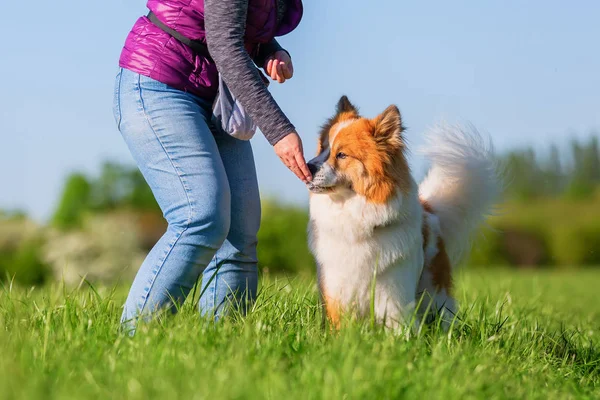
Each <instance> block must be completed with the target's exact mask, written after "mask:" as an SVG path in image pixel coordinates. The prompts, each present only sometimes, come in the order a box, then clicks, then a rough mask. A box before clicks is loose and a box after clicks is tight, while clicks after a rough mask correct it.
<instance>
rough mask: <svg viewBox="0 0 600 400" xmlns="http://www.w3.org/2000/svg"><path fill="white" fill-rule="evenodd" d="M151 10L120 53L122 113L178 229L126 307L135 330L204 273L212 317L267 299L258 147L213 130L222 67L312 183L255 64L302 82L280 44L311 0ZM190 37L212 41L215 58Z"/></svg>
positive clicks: (118, 115)
mask: <svg viewBox="0 0 600 400" xmlns="http://www.w3.org/2000/svg"><path fill="white" fill-rule="evenodd" d="M148 8H149V9H150V10H151V12H152V13H153V15H150V17H151V18H150V19H149V18H148V17H142V18H140V19H139V20H138V21H137V22H136V23H135V25H134V27H133V29H132V31H131V32H130V34H129V36H128V37H127V40H126V43H125V46H124V48H123V51H122V53H121V58H120V62H119V65H120V67H121V69H120V72H119V74H118V75H117V81H116V89H115V104H114V113H115V119H116V121H117V125H118V127H119V130H120V131H121V134H122V135H123V138H124V139H125V142H126V143H127V145H128V147H129V149H130V151H131V154H132V155H133V157H134V159H135V161H136V163H137V164H138V166H139V168H140V170H141V171H142V173H143V175H144V177H145V178H146V180H147V182H148V184H149V185H150V187H151V188H152V191H153V193H154V196H155V197H156V200H157V201H158V204H159V205H160V207H161V209H162V211H163V213H164V216H165V218H166V220H167V222H168V228H167V231H166V232H165V234H164V235H163V237H162V238H161V239H160V240H159V241H158V243H156V245H155V246H154V248H153V249H152V250H151V251H150V253H149V254H148V256H147V258H146V260H145V261H144V263H143V264H142V266H141V268H140V270H139V272H138V274H137V276H136V278H135V280H134V282H133V285H132V287H131V290H130V292H129V296H128V298H127V301H126V303H125V308H124V311H123V316H122V322H123V323H125V324H126V325H129V326H130V327H132V328H133V325H134V322H135V321H136V320H137V318H138V317H140V316H142V315H143V316H150V315H151V314H152V313H153V312H154V311H157V310H159V309H165V308H167V309H171V310H172V311H173V312H174V311H175V310H176V308H177V307H176V306H178V305H179V304H181V303H182V302H183V301H184V300H185V298H186V296H187V295H188V293H189V292H190V289H191V288H192V287H193V286H194V284H195V283H196V280H197V279H198V277H199V275H200V274H201V273H202V286H201V287H202V296H201V298H200V302H199V308H200V312H201V313H202V314H203V315H205V314H208V313H211V314H212V313H215V316H216V317H218V316H219V315H222V313H223V312H224V306H225V304H226V303H228V302H229V301H228V300H231V297H232V296H233V295H236V297H235V300H236V301H244V300H245V299H252V298H254V297H255V295H256V287H257V279H258V271H257V258H256V244H257V240H256V234H257V232H258V228H259V224H260V199H259V193H258V184H257V179H256V170H255V166H254V159H253V155H252V148H251V146H250V142H248V141H242V140H238V139H235V138H233V137H231V136H229V135H227V134H225V133H214V134H213V133H212V132H211V130H210V129H209V125H208V123H207V122H208V121H210V117H211V115H212V113H211V107H212V102H213V99H214V97H215V94H216V90H217V85H218V72H220V73H221V75H222V77H223V79H224V81H225V82H226V83H227V86H228V87H229V89H230V90H231V92H232V93H233V94H234V95H235V96H236V97H237V98H238V99H239V101H240V103H241V104H242V105H243V107H244V109H245V110H246V112H247V113H248V114H249V115H250V116H251V117H252V118H253V120H254V122H255V123H256V125H257V126H258V127H259V128H260V130H261V131H262V132H263V133H264V135H265V136H266V138H267V140H268V141H269V142H270V143H271V144H272V145H273V148H274V150H275V153H276V154H277V155H278V156H279V158H280V159H281V160H282V161H283V163H284V164H285V165H286V166H287V167H288V168H289V169H290V170H292V172H294V173H295V174H296V176H298V178H300V179H301V180H303V181H304V182H307V181H309V180H310V179H311V175H310V172H309V170H308V167H307V166H306V162H305V160H304V156H303V154H302V141H301V140H300V137H299V136H298V134H297V133H296V130H295V128H294V126H293V125H292V124H291V123H290V121H289V120H288V119H287V117H286V116H285V115H284V114H283V112H282V111H281V109H280V108H279V107H278V105H277V103H276V102H275V100H274V99H273V97H272V96H271V95H270V93H269V92H268V90H267V87H266V85H265V83H264V81H263V80H262V78H261V75H260V73H259V72H258V70H257V69H256V67H255V66H254V63H256V65H258V66H262V67H263V68H264V69H265V72H266V73H267V74H268V75H269V76H270V77H271V78H272V79H274V80H276V81H278V82H280V83H283V82H285V80H287V79H289V78H291V77H292V75H293V65H292V61H291V58H290V56H289V54H288V53H287V52H286V51H285V50H283V49H282V48H281V47H280V46H279V44H278V43H277V41H276V40H275V39H274V37H275V36H280V35H284V34H287V33H289V32H291V31H292V30H293V29H294V28H296V26H297V25H298V23H299V22H300V19H301V17H302V2H301V0H204V1H202V0H192V1H189V0H187V1H185V0H169V1H166V0H149V1H148ZM151 19H152V21H154V22H152V21H151ZM161 25H162V26H161ZM165 26H166V29H165ZM169 29H172V30H174V31H175V33H174V34H169V33H168V32H169ZM177 34H178V35H181V36H182V37H183V38H182V37H180V39H181V41H179V40H177V39H176V38H175V37H174V36H173V35H175V36H176V35H177ZM183 39H192V40H195V41H199V42H201V43H206V44H207V47H208V51H209V52H210V56H206V55H203V54H200V52H197V51H194V50H192V48H191V47H188V46H187V45H185V44H183V42H185V41H184V40H183ZM217 71H218V72H217Z"/></svg>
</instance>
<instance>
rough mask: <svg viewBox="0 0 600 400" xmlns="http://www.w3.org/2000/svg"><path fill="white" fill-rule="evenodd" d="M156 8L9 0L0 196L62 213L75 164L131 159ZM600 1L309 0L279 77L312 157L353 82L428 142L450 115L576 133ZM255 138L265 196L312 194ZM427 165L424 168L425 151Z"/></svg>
mask: <svg viewBox="0 0 600 400" xmlns="http://www.w3.org/2000/svg"><path fill="white" fill-rule="evenodd" d="M366 3H370V4H369V5H368V6H366V5H365V4H366ZM145 12H146V10H145V1H142V0H120V1H117V0H105V1H103V2H89V1H75V0H59V1H58V2H47V1H44V2H42V1H40V0H35V1H22V2H15V1H13V2H7V4H5V5H4V6H3V15H4V18H3V22H2V24H0V33H1V34H2V35H1V37H2V38H3V39H2V40H1V41H0V57H1V60H2V62H0V76H2V78H3V80H2V90H0V137H1V142H0V208H11V207H13V208H14V207H18V208H22V209H25V210H26V211H28V212H30V213H31V214H32V215H33V216H34V217H36V218H38V219H44V218H47V217H48V216H49V215H50V214H51V212H52V210H53V207H54V206H55V204H56V201H57V198H58V196H59V194H60V191H61V186H62V183H63V180H64V177H65V176H66V175H67V174H68V173H69V172H72V171H76V170H81V171H85V172H88V173H95V172H96V171H97V170H98V167H99V165H100V164H101V162H102V161H103V160H107V159H110V160H116V161H121V162H129V163H131V162H132V161H131V157H130V155H129V153H128V151H127V149H126V147H125V144H124V143H123V141H122V139H121V138H120V136H119V133H118V131H117V130H116V128H115V125H114V121H113V117H112V111H111V107H112V95H113V83H114V76H115V74H116V72H117V60H118V56H119V53H120V50H121V47H122V45H123V42H124V39H125V36H126V35H127V33H128V31H129V29H130V28H131V26H132V24H133V23H134V21H135V20H136V18H137V17H138V16H140V15H142V14H144V13H145ZM599 15H600V2H596V1H574V2H568V3H567V2H565V1H527V2H523V1H516V0H511V1H502V2H476V1H470V2H466V1H454V2H448V1H429V2H407V1H398V0H393V1H392V0H389V1H374V2H365V1H354V0H327V1H305V17H304V20H303V21H302V24H301V25H300V27H299V28H298V29H297V30H296V31H294V32H293V33H292V34H290V35H288V36H287V37H284V38H282V39H281V43H282V44H283V45H284V46H285V47H286V48H287V49H288V50H289V51H290V52H291V53H292V56H293V60H294V63H295V71H296V75H295V77H294V79H292V80H291V81H289V82H287V83H285V84H284V85H281V86H279V85H276V84H273V85H272V86H271V87H272V92H273V93H274V95H275V97H276V98H277V100H278V101H279V102H280V104H281V106H282V108H283V109H284V110H285V111H286V113H287V114H288V116H289V117H290V119H291V120H292V122H293V123H294V124H295V125H296V127H297V128H298V131H299V133H300V135H301V136H302V138H303V139H304V142H305V150H306V154H307V158H309V156H310V155H312V153H313V152H314V149H315V140H316V132H317V131H318V126H319V125H320V124H321V123H322V122H323V120H324V119H325V118H327V117H328V116H330V114H331V112H332V110H333V107H334V105H335V103H336V101H337V99H338V98H339V96H340V95H341V94H347V95H348V96H349V97H350V99H351V100H352V101H353V102H354V103H356V104H357V105H358V106H359V107H360V109H361V111H362V113H363V114H365V115H367V116H374V115H376V114H377V113H379V112H380V111H382V110H383V109H384V108H385V107H386V106H388V105H389V104H391V103H395V104H397V105H398V106H399V107H400V110H401V112H402V114H403V118H404V122H405V125H406V126H407V127H408V128H409V129H408V131H407V134H406V135H407V140H408V141H409V143H410V144H411V145H412V146H413V148H414V147H416V146H418V145H419V144H420V143H422V141H421V138H422V133H423V131H424V130H425V129H426V128H427V126H428V125H431V124H432V123H434V122H436V121H439V120H440V119H446V120H448V121H450V122H453V121H465V120H468V121H471V122H473V123H474V124H475V125H476V126H477V127H478V128H480V129H481V130H484V131H487V132H488V133H489V134H490V135H491V136H492V138H493V140H494V142H495V144H496V147H497V148H499V149H500V150H505V149H508V148H512V147H517V146H522V145H534V146H540V147H542V146H545V145H546V144H547V143H548V142H550V141H555V142H558V143H564V142H566V141H567V140H568V139H569V138H570V137H571V136H572V135H577V136H580V137H586V136H587V135H588V134H589V132H590V131H591V130H592V129H600V72H599V71H600V51H598V43H599V41H600V23H599V20H598V16H599ZM253 143H254V148H255V153H256V159H257V166H258V173H259V180H260V184H261V187H262V189H263V195H265V196H269V195H277V196H278V197H280V198H282V199H284V200H286V201H292V202H296V203H300V204H303V203H305V202H306V201H307V194H306V191H305V189H304V186H303V184H302V183H301V182H299V181H298V180H297V179H295V178H294V177H293V176H292V174H291V173H290V172H288V171H287V170H286V169H285V168H284V167H283V166H282V165H280V163H279V161H278V159H277V158H276V157H275V155H274V153H273V151H272V149H271V148H270V146H269V145H268V144H267V142H266V141H265V140H264V138H263V137H261V136H258V137H256V138H255V139H254V140H253ZM412 165H413V166H414V169H415V171H416V175H422V171H423V168H424V164H423V160H422V159H420V158H419V157H418V156H414V157H413V158H412Z"/></svg>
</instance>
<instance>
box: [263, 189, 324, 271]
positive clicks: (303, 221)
mask: <svg viewBox="0 0 600 400" xmlns="http://www.w3.org/2000/svg"><path fill="white" fill-rule="evenodd" d="M307 224H308V212H307V211H306V210H305V209H302V208H299V207H294V206H288V205H282V204H279V203H277V202H274V201H264V202H263V210H262V225H261V228H260V231H259V233H258V259H259V265H260V267H261V268H263V269H267V270H268V271H270V272H296V273H298V272H300V273H302V272H312V271H313V266H314V261H313V257H312V255H311V254H310V252H309V250H308V242H307V235H306V227H307Z"/></svg>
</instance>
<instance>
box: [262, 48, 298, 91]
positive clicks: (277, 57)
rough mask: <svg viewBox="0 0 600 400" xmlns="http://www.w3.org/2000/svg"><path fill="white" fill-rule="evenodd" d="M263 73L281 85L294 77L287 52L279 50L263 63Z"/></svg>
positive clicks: (292, 66)
mask: <svg viewBox="0 0 600 400" xmlns="http://www.w3.org/2000/svg"><path fill="white" fill-rule="evenodd" d="M264 68H265V72H266V73H267V75H269V76H270V77H271V79H273V80H274V81H277V82H279V83H283V82H285V81H286V79H290V78H291V77H292V76H294V65H293V64H292V59H291V57H290V55H289V54H288V53H287V51H284V50H279V51H277V52H275V54H273V55H272V56H271V57H269V58H267V61H265V65H264Z"/></svg>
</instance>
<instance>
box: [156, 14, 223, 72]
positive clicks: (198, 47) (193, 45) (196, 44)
mask: <svg viewBox="0 0 600 400" xmlns="http://www.w3.org/2000/svg"><path fill="white" fill-rule="evenodd" d="M148 19H149V20H150V22H152V24H153V25H155V26H156V27H157V28H160V29H161V30H162V31H164V32H166V33H168V34H169V35H171V36H172V37H174V38H175V39H177V41H179V42H181V43H183V44H185V45H186V46H188V47H189V48H190V49H192V50H194V51H195V52H196V53H198V54H202V55H203V56H205V57H207V58H209V59H211V60H212V57H211V56H210V53H209V51H208V47H207V46H206V44H205V43H203V42H201V41H199V40H192V39H190V38H187V37H185V36H183V35H182V34H180V33H179V32H177V31H176V30H174V29H171V28H169V27H168V26H167V25H165V24H163V23H162V22H161V21H160V20H159V19H158V17H157V16H156V15H155V14H154V13H153V12H152V11H150V12H149V13H148Z"/></svg>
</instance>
